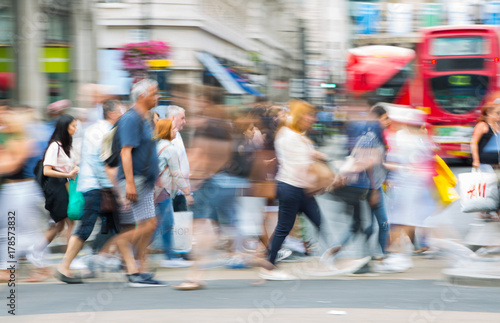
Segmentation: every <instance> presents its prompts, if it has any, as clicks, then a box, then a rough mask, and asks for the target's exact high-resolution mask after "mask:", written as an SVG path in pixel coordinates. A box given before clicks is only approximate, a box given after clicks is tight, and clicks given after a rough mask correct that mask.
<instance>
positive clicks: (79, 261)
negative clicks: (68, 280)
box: [69, 255, 92, 270]
mask: <svg viewBox="0 0 500 323" xmlns="http://www.w3.org/2000/svg"><path fill="white" fill-rule="evenodd" d="M91 259H92V256H91V255H87V256H83V257H78V258H76V259H74V260H73V261H72V262H71V265H69V269H72V270H84V269H88V268H89V262H90V261H91Z"/></svg>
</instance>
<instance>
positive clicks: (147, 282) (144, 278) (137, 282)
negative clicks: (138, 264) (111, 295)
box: [127, 274, 167, 287]
mask: <svg viewBox="0 0 500 323" xmlns="http://www.w3.org/2000/svg"><path fill="white" fill-rule="evenodd" d="M127 278H128V285H129V286H130V287H163V286H167V284H166V283H165V282H162V281H159V280H156V279H153V278H151V277H148V275H143V274H132V275H127Z"/></svg>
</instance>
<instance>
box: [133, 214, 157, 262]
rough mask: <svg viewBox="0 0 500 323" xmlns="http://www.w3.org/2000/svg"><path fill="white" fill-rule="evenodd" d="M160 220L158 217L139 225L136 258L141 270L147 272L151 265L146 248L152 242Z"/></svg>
mask: <svg viewBox="0 0 500 323" xmlns="http://www.w3.org/2000/svg"><path fill="white" fill-rule="evenodd" d="M157 224H158V221H157V219H156V217H154V218H150V219H147V220H145V221H144V222H142V223H140V224H139V225H138V226H137V234H138V236H139V239H138V240H137V245H136V251H137V255H136V258H137V260H138V261H139V265H140V267H139V272H147V271H148V269H149V267H148V265H147V261H146V250H147V248H148V245H149V243H150V242H151V237H152V236H153V233H154V232H155V230H156V226H157Z"/></svg>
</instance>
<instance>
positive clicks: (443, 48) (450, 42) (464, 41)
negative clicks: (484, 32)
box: [429, 36, 491, 56]
mask: <svg viewBox="0 0 500 323" xmlns="http://www.w3.org/2000/svg"><path fill="white" fill-rule="evenodd" d="M490 51H491V48H490V41H489V39H485V38H483V37H479V36H472V37H439V38H434V39H431V43H430V50H429V54H430V55H433V56H474V55H487V54H489V53H490Z"/></svg>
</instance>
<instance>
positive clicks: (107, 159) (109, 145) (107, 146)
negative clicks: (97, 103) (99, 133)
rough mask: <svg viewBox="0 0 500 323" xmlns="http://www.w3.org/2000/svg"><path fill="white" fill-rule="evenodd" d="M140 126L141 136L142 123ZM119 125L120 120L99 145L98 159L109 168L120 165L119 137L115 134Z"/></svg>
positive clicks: (120, 148)
mask: <svg viewBox="0 0 500 323" xmlns="http://www.w3.org/2000/svg"><path fill="white" fill-rule="evenodd" d="M130 110H132V109H129V110H128V111H127V112H125V114H127V113H128V112H129V111H130ZM125 114H124V115H125ZM124 115H123V116H124ZM123 116H122V118H123ZM140 124H141V127H140V130H139V133H140V134H142V131H143V123H142V122H141V123H140ZM119 125H120V120H118V121H117V122H116V123H115V125H114V126H113V128H112V129H111V130H110V131H109V132H108V133H107V134H106V135H105V136H104V138H103V140H102V144H101V151H100V155H99V158H100V159H101V161H103V162H104V163H105V164H106V165H108V166H109V167H118V165H119V164H120V153H121V150H122V147H121V143H120V136H119V135H118V134H117V132H118V127H119Z"/></svg>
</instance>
